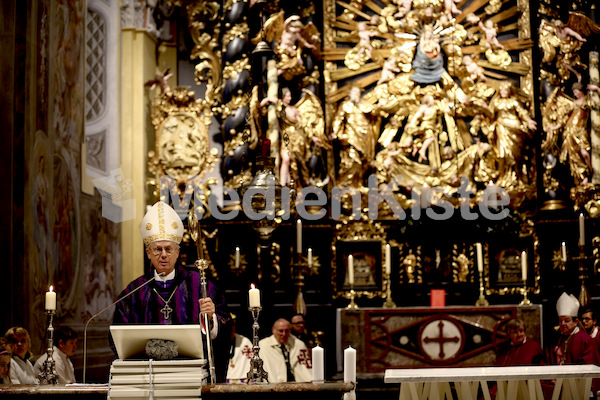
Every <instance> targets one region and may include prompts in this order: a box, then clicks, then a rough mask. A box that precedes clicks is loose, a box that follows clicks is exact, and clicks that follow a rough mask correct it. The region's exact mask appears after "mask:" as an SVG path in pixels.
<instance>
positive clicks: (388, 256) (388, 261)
mask: <svg viewBox="0 0 600 400" xmlns="http://www.w3.org/2000/svg"><path fill="white" fill-rule="evenodd" d="M391 272H392V248H391V247H390V245H389V244H386V245H385V274H386V275H387V276H390V274H391Z"/></svg>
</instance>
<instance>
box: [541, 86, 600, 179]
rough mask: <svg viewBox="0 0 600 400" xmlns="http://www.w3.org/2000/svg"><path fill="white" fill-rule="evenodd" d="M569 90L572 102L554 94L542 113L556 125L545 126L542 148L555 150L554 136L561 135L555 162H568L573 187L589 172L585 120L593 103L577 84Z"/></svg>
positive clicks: (565, 97) (587, 177) (586, 176)
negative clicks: (573, 183)
mask: <svg viewBox="0 0 600 400" xmlns="http://www.w3.org/2000/svg"><path fill="white" fill-rule="evenodd" d="M587 89H588V91H590V90H591V91H594V92H596V93H600V88H599V87H598V86H597V85H588V86H587ZM572 90H573V95H574V96H575V99H574V100H572V99H570V98H568V97H567V96H565V95H564V94H562V93H561V92H560V91H557V92H555V93H553V95H554V96H551V98H552V102H551V103H548V104H547V105H546V108H545V111H546V112H547V113H548V114H551V115H554V116H556V117H555V118H553V119H554V120H555V122H556V124H555V125H552V126H547V127H546V129H547V131H548V132H549V134H548V138H547V139H546V140H545V141H544V143H543V144H542V148H544V150H547V151H551V150H552V148H553V147H554V148H556V147H559V141H558V134H559V133H562V143H561V144H560V147H559V149H560V158H559V160H560V162H561V163H563V164H564V163H568V165H569V170H570V172H571V176H572V177H573V180H574V181H575V184H576V185H585V184H587V183H588V179H589V177H590V176H591V173H592V165H591V158H590V152H591V146H590V132H589V129H588V118H589V114H590V110H591V108H592V107H593V106H594V104H593V102H592V101H591V99H590V96H589V95H588V93H586V92H585V90H584V87H583V85H582V84H581V83H580V82H575V83H574V84H573V86H572ZM565 104H567V107H568V108H566V109H565V107H564V105H565ZM561 105H562V106H561Z"/></svg>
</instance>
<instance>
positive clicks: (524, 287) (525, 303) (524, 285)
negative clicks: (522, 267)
mask: <svg viewBox="0 0 600 400" xmlns="http://www.w3.org/2000/svg"><path fill="white" fill-rule="evenodd" d="M521 293H522V294H523V300H521V302H520V303H519V305H520V306H528V305H530V304H531V300H529V299H528V298H527V280H526V279H523V288H522V289H521Z"/></svg>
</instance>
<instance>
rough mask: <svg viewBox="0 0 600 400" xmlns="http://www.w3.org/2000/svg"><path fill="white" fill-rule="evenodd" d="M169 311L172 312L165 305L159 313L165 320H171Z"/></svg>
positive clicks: (167, 305)
mask: <svg viewBox="0 0 600 400" xmlns="http://www.w3.org/2000/svg"><path fill="white" fill-rule="evenodd" d="M171 311H173V309H172V308H171V307H169V304H165V306H164V307H163V308H161V309H160V312H161V313H163V315H164V317H165V319H169V318H171Z"/></svg>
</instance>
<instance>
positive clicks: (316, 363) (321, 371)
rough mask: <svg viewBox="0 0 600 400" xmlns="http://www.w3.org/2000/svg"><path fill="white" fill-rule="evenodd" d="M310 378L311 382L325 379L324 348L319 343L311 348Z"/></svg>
mask: <svg viewBox="0 0 600 400" xmlns="http://www.w3.org/2000/svg"><path fill="white" fill-rule="evenodd" d="M312 380H313V382H322V381H324V380H325V350H323V348H322V347H321V346H319V345H317V346H315V347H313V349H312Z"/></svg>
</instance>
